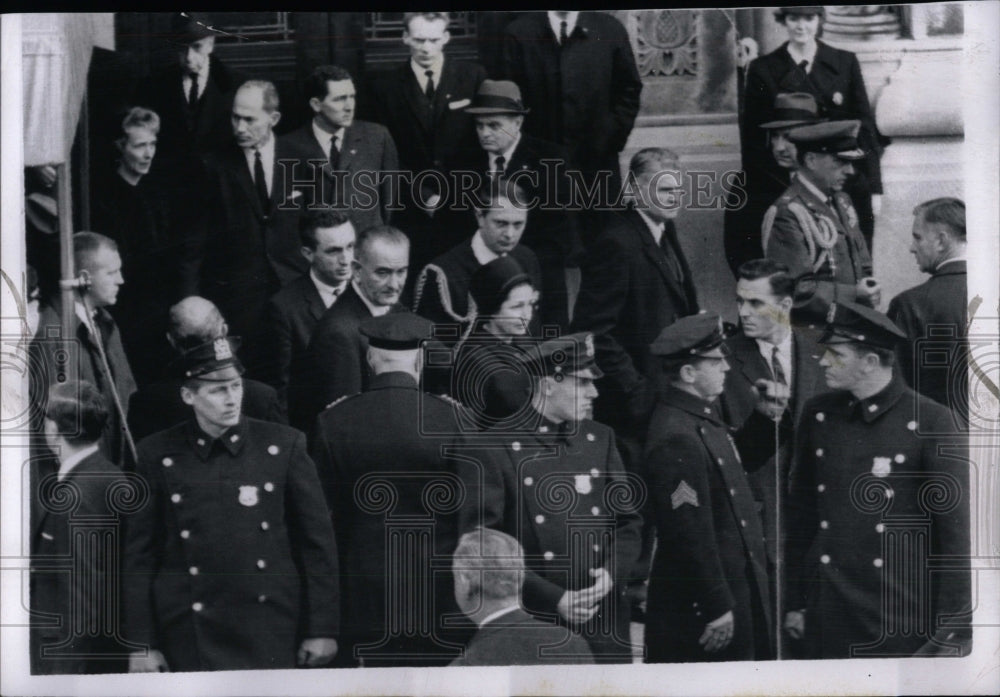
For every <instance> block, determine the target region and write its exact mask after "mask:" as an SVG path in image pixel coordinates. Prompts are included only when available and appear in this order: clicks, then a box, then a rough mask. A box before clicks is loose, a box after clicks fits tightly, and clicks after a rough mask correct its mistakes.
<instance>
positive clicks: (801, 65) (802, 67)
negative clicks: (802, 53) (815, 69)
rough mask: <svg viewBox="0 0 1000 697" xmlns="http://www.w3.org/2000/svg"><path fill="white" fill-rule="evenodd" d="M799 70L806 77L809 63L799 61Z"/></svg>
mask: <svg viewBox="0 0 1000 697" xmlns="http://www.w3.org/2000/svg"><path fill="white" fill-rule="evenodd" d="M799 69H800V70H802V72H803V73H805V74H806V75H808V74H809V61H799Z"/></svg>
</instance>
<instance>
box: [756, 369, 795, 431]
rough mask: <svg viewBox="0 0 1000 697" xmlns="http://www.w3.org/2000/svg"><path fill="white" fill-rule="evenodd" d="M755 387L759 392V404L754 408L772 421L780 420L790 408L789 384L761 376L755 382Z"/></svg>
mask: <svg viewBox="0 0 1000 697" xmlns="http://www.w3.org/2000/svg"><path fill="white" fill-rule="evenodd" d="M753 388H754V391H755V392H756V393H757V404H755V405H754V408H755V409H756V410H757V411H758V412H760V413H761V414H763V415H764V416H766V417H767V418H769V419H771V420H772V421H779V420H780V419H781V415H782V414H784V413H785V409H787V408H788V400H789V399H790V397H791V391H790V390H789V389H788V385H782V384H780V383H778V382H775V381H774V380H765V379H763V378H761V379H760V380H758V381H757V382H755V383H754V384H753Z"/></svg>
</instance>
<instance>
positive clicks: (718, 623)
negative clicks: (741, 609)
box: [698, 610, 733, 653]
mask: <svg viewBox="0 0 1000 697" xmlns="http://www.w3.org/2000/svg"><path fill="white" fill-rule="evenodd" d="M732 640H733V611H732V610H730V611H729V612H727V613H726V614H724V615H723V616H722V617H718V618H716V619H714V620H712V621H711V622H709V623H708V624H706V625H705V631H704V632H702V633H701V638H700V639H698V643H699V644H701V645H702V646H703V647H704V648H705V650H706V651H708V652H709V653H715V652H716V651H721V650H722V649H724V648H726V647H727V646H729V642H730V641H732Z"/></svg>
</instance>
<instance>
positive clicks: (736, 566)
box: [644, 313, 771, 663]
mask: <svg viewBox="0 0 1000 697" xmlns="http://www.w3.org/2000/svg"><path fill="white" fill-rule="evenodd" d="M724 339H725V334H724V332H723V329H722V320H721V319H720V318H719V317H718V315H715V314H706V313H703V314H698V315H691V316H689V317H684V318H682V319H679V320H677V321H676V322H674V323H673V324H672V325H670V326H669V327H666V328H665V329H663V331H661V332H660V335H659V336H658V337H657V338H656V341H654V342H653V343H652V345H651V346H650V350H651V351H652V353H653V355H654V356H660V357H661V358H660V360H661V361H662V366H663V375H664V378H665V380H666V383H667V384H666V387H665V388H664V389H663V390H662V391H661V392H660V394H659V401H658V403H657V405H656V408H655V410H654V411H653V418H652V420H651V421H650V424H649V436H648V438H647V441H646V456H645V463H644V467H645V469H644V472H645V476H646V480H647V486H648V489H649V496H650V498H651V499H652V504H653V505H652V508H653V510H654V513H655V518H656V529H657V534H658V538H657V548H656V552H655V554H654V555H653V570H652V573H651V575H650V579H649V601H648V603H649V604H648V607H647V610H646V633H645V641H646V661H647V662H648V663H673V662H689V661H739V660H761V659H767V658H769V657H770V649H769V647H770V645H771V644H770V626H771V624H770V620H769V616H770V612H771V610H770V603H769V600H768V580H767V571H766V567H765V564H766V561H767V559H766V552H765V548H764V534H763V530H762V528H761V521H760V517H759V516H758V514H757V511H756V508H755V506H754V499H753V493H752V491H751V489H750V485H749V483H748V482H747V478H746V474H745V473H744V471H743V467H742V465H741V463H740V457H739V454H738V453H737V451H736V446H735V444H734V443H733V441H732V439H731V438H730V436H729V432H728V430H727V429H726V426H725V425H724V424H723V423H722V421H721V419H720V417H719V412H718V409H717V407H716V406H715V404H714V402H715V401H716V399H717V398H718V396H719V395H720V394H722V391H723V386H724V384H725V377H726V371H728V370H729V365H728V363H727V362H726V357H725V353H724V350H723V341H724Z"/></svg>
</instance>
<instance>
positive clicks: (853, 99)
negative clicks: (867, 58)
mask: <svg viewBox="0 0 1000 697" xmlns="http://www.w3.org/2000/svg"><path fill="white" fill-rule="evenodd" d="M774 17H775V20H776V21H777V22H778V23H779V24H781V25H783V26H784V27H785V29H786V31H787V32H788V41H787V42H786V43H784V44H782V45H781V46H780V47H779V48H777V49H776V50H774V51H772V52H771V53H769V54H767V55H766V56H761V57H760V58H758V59H756V60H754V61H753V62H752V63H751V64H750V67H749V68H748V69H747V84H746V90H745V103H744V108H743V121H742V123H741V125H740V134H741V138H742V139H743V148H742V150H743V166H744V169H745V170H746V172H747V179H748V181H749V180H750V179H751V178H752V177H760V176H767V174H768V173H767V170H766V169H762V168H761V163H767V164H765V165H764V166H765V167H767V166H768V165H770V161H771V158H770V155H769V154H768V152H767V150H766V146H765V138H764V133H763V131H762V130H761V126H762V124H765V123H767V122H769V121H774V120H776V115H775V111H774V110H775V97H777V95H778V94H779V93H781V92H808V93H810V94H812V95H813V96H814V97H815V98H816V102H817V104H818V106H819V115H820V117H822V118H826V119H829V120H831V121H837V120H846V119H858V120H860V121H861V134H860V135H859V137H858V140H859V143H860V146H861V148H862V149H863V150H864V151H865V153H866V154H867V156H866V158H865V159H864V160H863V161H861V162H859V163H858V166H857V167H856V169H857V174H856V175H855V176H854V178H853V180H852V181H851V182H849V183H848V185H847V186H846V187H845V189H844V190H845V191H846V192H847V193H848V194H849V195H850V197H851V201H852V202H853V204H854V208H855V210H857V212H858V218H859V222H860V227H861V230H862V233H863V234H864V236H865V241H866V242H867V243H868V247H869V249H870V248H871V241H872V233H873V231H874V227H875V220H874V213H873V207H872V195H873V194H876V195H878V196H879V197H881V194H882V171H881V167H880V165H879V158H880V157H881V154H882V150H883V149H884V147H885V146H886V145H888V144H889V142H890V141H889V139H888V138H886V137H885V136H883V135H882V134H881V133H879V131H878V128H877V127H876V125H875V115H874V113H873V112H872V108H871V104H869V102H868V93H867V91H866V89H865V82H864V78H863V77H862V75H861V66H860V64H859V63H858V57H857V56H856V55H854V54H853V53H851V52H850V51H842V50H840V49H836V48H833V47H832V46H830V45H828V44H825V43H823V42H822V41H819V39H818V37H819V35H820V34H821V33H822V27H823V19H824V17H825V13H824V10H823V7H822V6H820V5H807V6H799V7H782V8H778V9H777V10H776V11H775V13H774ZM776 166H777V165H774V167H776Z"/></svg>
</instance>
